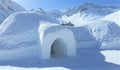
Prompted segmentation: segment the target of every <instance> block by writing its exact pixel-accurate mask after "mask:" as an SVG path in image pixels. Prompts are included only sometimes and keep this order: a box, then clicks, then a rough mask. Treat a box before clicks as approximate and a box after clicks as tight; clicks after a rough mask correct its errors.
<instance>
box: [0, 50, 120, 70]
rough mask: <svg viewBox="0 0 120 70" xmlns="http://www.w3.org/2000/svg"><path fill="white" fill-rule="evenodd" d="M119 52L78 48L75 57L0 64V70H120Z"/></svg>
mask: <svg viewBox="0 0 120 70" xmlns="http://www.w3.org/2000/svg"><path fill="white" fill-rule="evenodd" d="M119 54H120V51H119V50H107V51H101V52H100V51H99V50H96V49H94V50H92V49H90V48H89V49H85V48H78V51H77V55H76V56H74V57H69V58H66V57H64V58H52V59H48V60H43V61H38V63H30V61H32V60H30V61H29V62H28V64H26V63H25V62H24V61H26V60H29V58H27V59H24V60H22V61H23V62H20V61H19V60H18V62H10V63H9V62H8V64H5V63H3V64H4V65H2V63H1V64H0V65H1V66H0V70H56V69H57V70H76V69H77V70H80V69H81V70H106V69H108V70H119V69H120V60H119V59H120V56H119Z"/></svg>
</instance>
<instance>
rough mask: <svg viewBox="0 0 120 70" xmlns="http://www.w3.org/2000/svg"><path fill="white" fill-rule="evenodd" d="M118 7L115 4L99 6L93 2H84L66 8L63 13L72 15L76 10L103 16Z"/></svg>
mask: <svg viewBox="0 0 120 70" xmlns="http://www.w3.org/2000/svg"><path fill="white" fill-rule="evenodd" d="M119 9H120V7H116V6H100V5H97V4H93V3H84V4H83V5H80V6H75V7H72V8H68V9H66V10H65V13H66V14H67V15H68V16H69V15H73V14H75V13H77V12H84V13H87V14H95V15H102V16H105V15H108V14H110V13H113V12H115V11H117V10H119Z"/></svg>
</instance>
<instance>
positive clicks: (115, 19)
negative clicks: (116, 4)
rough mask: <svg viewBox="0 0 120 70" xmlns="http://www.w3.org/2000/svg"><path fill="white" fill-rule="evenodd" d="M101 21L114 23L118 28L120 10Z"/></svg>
mask: <svg viewBox="0 0 120 70" xmlns="http://www.w3.org/2000/svg"><path fill="white" fill-rule="evenodd" d="M103 20H108V21H112V22H115V23H116V24H117V25H119V26H120V10H119V11H117V12H114V13H112V14H110V15H107V16H105V17H104V18H103Z"/></svg>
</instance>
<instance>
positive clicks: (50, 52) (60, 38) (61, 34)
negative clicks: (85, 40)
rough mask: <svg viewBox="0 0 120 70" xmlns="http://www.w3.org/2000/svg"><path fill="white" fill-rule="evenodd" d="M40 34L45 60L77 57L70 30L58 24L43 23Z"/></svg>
mask: <svg viewBox="0 0 120 70" xmlns="http://www.w3.org/2000/svg"><path fill="white" fill-rule="evenodd" d="M39 34H40V42H41V54H42V58H43V59H46V58H50V57H61V56H73V55H75V53H76V47H75V40H74V36H73V33H72V31H70V30H69V29H67V28H64V27H62V26H59V25H56V24H50V23H48V24H45V23H41V24H40V27H39Z"/></svg>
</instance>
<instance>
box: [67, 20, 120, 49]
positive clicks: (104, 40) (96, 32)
mask: <svg viewBox="0 0 120 70" xmlns="http://www.w3.org/2000/svg"><path fill="white" fill-rule="evenodd" d="M69 28H70V29H71V30H72V31H73V33H74V37H75V40H76V44H77V46H78V47H83V48H85V47H86V48H89V47H99V48H101V49H118V48H120V46H119V42H120V37H119V36H120V27H119V25H117V24H116V23H114V22H111V21H105V20H97V21H94V22H92V23H90V24H87V25H83V26H79V27H69ZM115 44H116V45H117V46H116V45H115ZM114 46H116V47H114Z"/></svg>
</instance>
